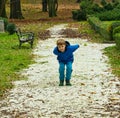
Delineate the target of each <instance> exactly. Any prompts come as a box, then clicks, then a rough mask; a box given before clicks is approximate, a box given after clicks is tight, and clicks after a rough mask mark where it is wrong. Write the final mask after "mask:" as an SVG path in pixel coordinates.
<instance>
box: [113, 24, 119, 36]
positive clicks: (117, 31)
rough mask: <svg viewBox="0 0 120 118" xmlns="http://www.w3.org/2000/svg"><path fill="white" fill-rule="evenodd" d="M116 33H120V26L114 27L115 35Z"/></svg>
mask: <svg viewBox="0 0 120 118" xmlns="http://www.w3.org/2000/svg"><path fill="white" fill-rule="evenodd" d="M116 33H120V26H118V27H116V28H114V29H113V35H115V34H116Z"/></svg>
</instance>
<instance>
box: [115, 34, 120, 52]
mask: <svg viewBox="0 0 120 118" xmlns="http://www.w3.org/2000/svg"><path fill="white" fill-rule="evenodd" d="M114 38H115V43H116V47H117V49H119V50H120V33H116V34H115V35H114Z"/></svg>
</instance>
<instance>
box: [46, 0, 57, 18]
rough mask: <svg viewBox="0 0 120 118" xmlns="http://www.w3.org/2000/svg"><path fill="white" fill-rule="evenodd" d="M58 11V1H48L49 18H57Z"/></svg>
mask: <svg viewBox="0 0 120 118" xmlns="http://www.w3.org/2000/svg"><path fill="white" fill-rule="evenodd" d="M57 9H58V0H48V12H49V17H54V16H57V14H56V11H57Z"/></svg>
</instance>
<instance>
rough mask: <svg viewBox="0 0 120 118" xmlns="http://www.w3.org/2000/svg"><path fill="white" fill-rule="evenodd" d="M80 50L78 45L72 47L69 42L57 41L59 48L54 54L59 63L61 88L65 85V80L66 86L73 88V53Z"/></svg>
mask: <svg viewBox="0 0 120 118" xmlns="http://www.w3.org/2000/svg"><path fill="white" fill-rule="evenodd" d="M78 48H79V45H78V44H76V45H70V43H69V42H68V41H65V40H63V39H59V40H57V46H56V47H55V48H54V50H53V53H54V54H55V55H57V60H58V62H59V80H60V84H59V86H63V85H64V79H65V81H66V86H71V83H70V79H71V74H72V63H73V61H74V56H73V52H74V51H75V50H76V49H78ZM65 67H66V74H65ZM65 75H66V76H65Z"/></svg>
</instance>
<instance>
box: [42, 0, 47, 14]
mask: <svg viewBox="0 0 120 118" xmlns="http://www.w3.org/2000/svg"><path fill="white" fill-rule="evenodd" d="M42 11H43V12H47V0H42Z"/></svg>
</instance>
